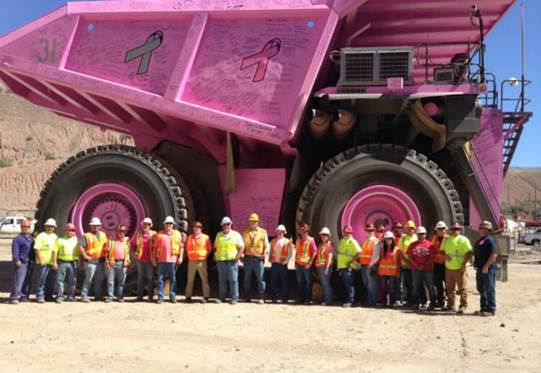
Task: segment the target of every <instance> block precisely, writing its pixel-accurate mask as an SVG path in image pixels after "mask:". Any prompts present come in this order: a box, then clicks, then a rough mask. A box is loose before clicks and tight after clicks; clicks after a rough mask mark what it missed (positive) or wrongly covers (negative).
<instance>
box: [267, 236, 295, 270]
mask: <svg viewBox="0 0 541 373" xmlns="http://www.w3.org/2000/svg"><path fill="white" fill-rule="evenodd" d="M278 240H279V239H278V238H274V239H273V240H272V241H271V244H270V247H271V248H270V256H269V261H270V262H273V261H274V258H275V257H276V250H277V249H276V244H277V243H278ZM289 245H291V241H290V240H289V239H287V238H284V244H283V245H282V247H281V248H280V252H279V253H278V263H280V264H287V263H285V261H286V259H287V257H288V254H289ZM273 263H276V262H273Z"/></svg>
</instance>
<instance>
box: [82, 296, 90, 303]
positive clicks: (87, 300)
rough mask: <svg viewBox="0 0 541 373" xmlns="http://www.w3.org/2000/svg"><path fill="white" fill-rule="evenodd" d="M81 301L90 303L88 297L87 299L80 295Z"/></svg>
mask: <svg viewBox="0 0 541 373" xmlns="http://www.w3.org/2000/svg"><path fill="white" fill-rule="evenodd" d="M81 302H83V303H90V299H88V298H87V297H82V298H81Z"/></svg>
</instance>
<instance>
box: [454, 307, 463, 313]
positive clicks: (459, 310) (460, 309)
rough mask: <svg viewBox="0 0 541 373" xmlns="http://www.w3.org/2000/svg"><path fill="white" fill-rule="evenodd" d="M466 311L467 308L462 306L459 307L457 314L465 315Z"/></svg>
mask: <svg viewBox="0 0 541 373" xmlns="http://www.w3.org/2000/svg"><path fill="white" fill-rule="evenodd" d="M464 311H465V308H464V307H460V308H459V309H458V311H456V314H457V315H464Z"/></svg>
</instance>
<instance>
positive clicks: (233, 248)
mask: <svg viewBox="0 0 541 373" xmlns="http://www.w3.org/2000/svg"><path fill="white" fill-rule="evenodd" d="M238 234H239V233H238V232H236V231H233V230H232V231H230V232H229V234H228V235H227V237H226V236H225V235H224V232H218V234H217V235H216V260H217V261H219V262H220V261H225V260H235V258H236V257H237V253H238V247H237V239H238V236H237V235H238Z"/></svg>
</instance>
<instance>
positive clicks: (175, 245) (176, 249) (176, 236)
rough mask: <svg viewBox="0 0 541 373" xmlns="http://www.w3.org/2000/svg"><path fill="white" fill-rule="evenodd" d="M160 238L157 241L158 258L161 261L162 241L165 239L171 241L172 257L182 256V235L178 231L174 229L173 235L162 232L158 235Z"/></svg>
mask: <svg viewBox="0 0 541 373" xmlns="http://www.w3.org/2000/svg"><path fill="white" fill-rule="evenodd" d="M158 234H159V236H160V237H158V239H157V240H156V258H157V259H158V260H159V258H161V257H162V255H161V254H162V249H163V247H162V242H163V241H162V240H164V239H169V238H170V239H171V255H172V256H175V255H179V254H180V243H181V242H182V234H181V233H180V232H179V231H177V230H176V229H173V231H172V232H171V234H169V233H168V232H167V231H166V230H163V231H160V233H158Z"/></svg>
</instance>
